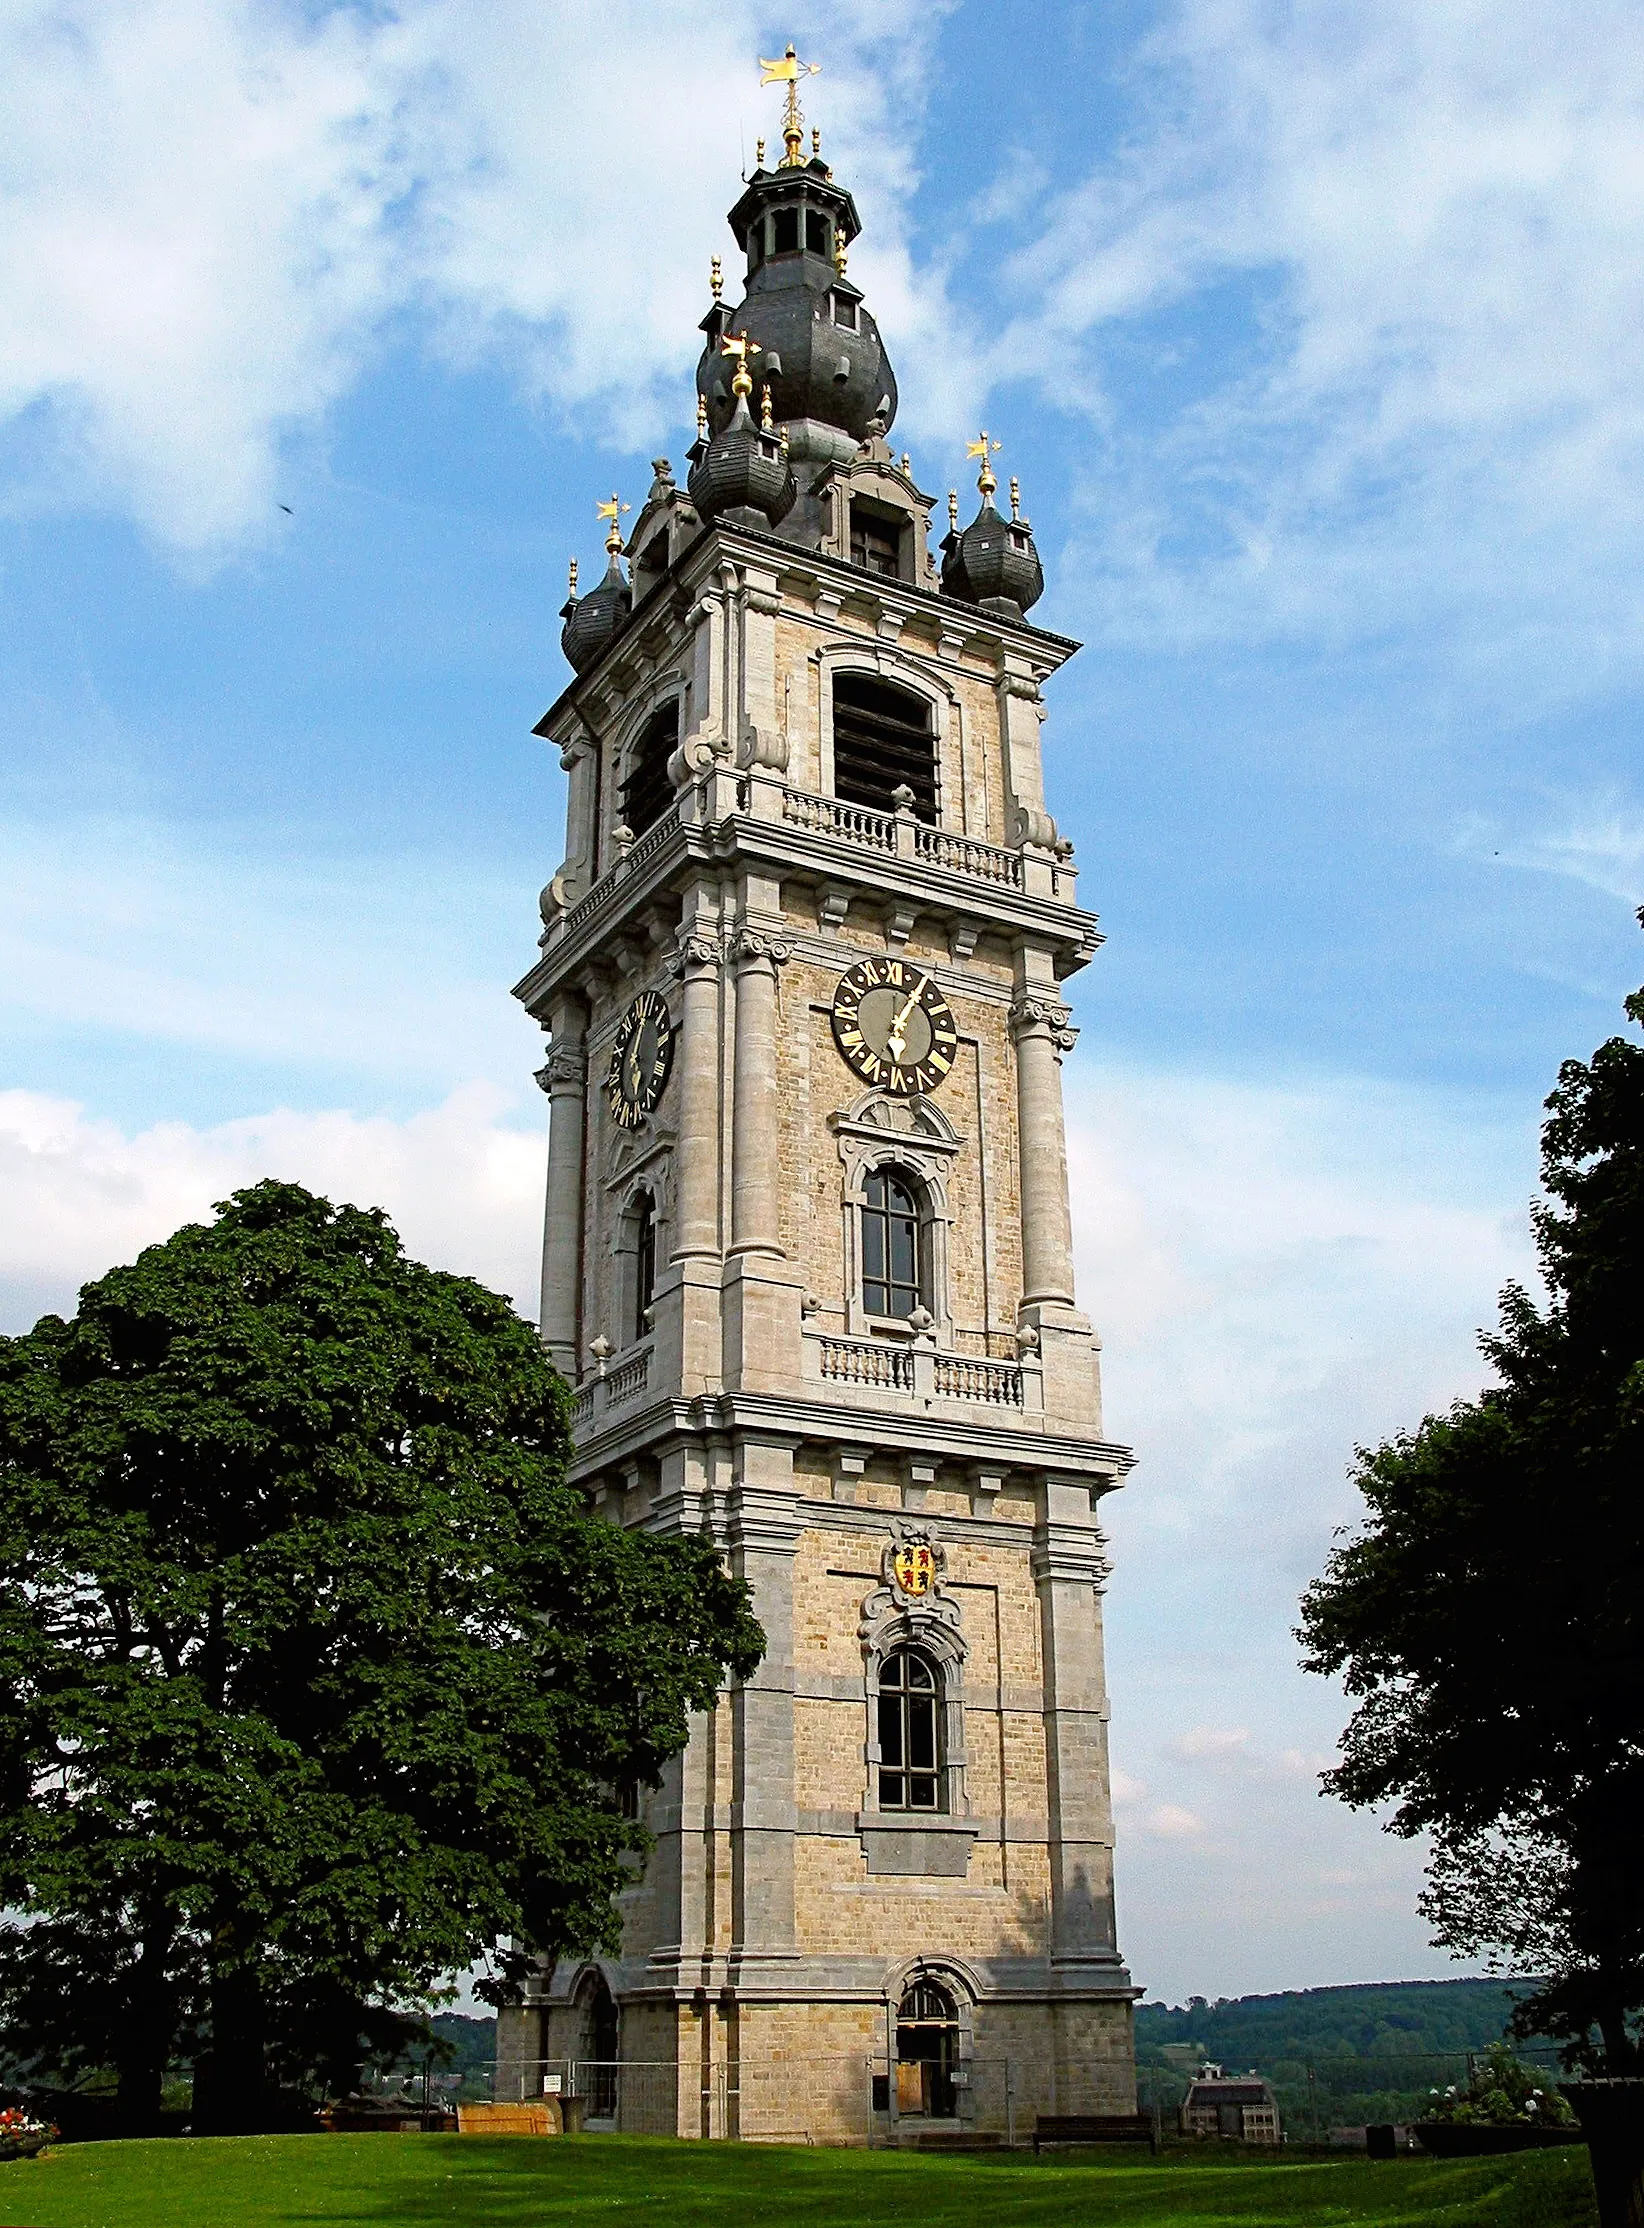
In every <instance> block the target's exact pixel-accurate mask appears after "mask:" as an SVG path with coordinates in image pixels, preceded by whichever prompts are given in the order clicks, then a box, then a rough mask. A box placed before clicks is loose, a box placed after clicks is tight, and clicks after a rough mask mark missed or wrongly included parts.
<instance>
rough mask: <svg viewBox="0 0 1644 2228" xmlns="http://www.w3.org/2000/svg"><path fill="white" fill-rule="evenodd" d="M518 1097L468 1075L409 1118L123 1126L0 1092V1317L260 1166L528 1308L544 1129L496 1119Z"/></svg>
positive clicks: (21, 1311)
mask: <svg viewBox="0 0 1644 2228" xmlns="http://www.w3.org/2000/svg"><path fill="white" fill-rule="evenodd" d="M527 1111H529V1110H527ZM518 1112H519V1110H518V1109H515V1108H512V1107H510V1106H509V1104H508V1102H507V1100H506V1099H505V1098H504V1097H503V1095H502V1094H501V1093H499V1092H497V1091H494V1090H492V1089H491V1088H490V1087H488V1086H486V1085H484V1084H473V1085H470V1086H468V1087H466V1088H464V1089H461V1090H458V1091H454V1092H453V1093H452V1094H451V1096H450V1097H449V1098H448V1099H447V1100H446V1101H445V1102H444V1104H443V1105H441V1106H437V1107H433V1108H430V1109H429V1110H428V1111H426V1112H424V1113H420V1114H414V1115H411V1116H409V1117H408V1118H406V1119H405V1120H403V1121H395V1120H392V1119H389V1118H388V1117H386V1116H379V1117H374V1118H366V1117H362V1116H360V1115H357V1114H351V1113H347V1112H343V1111H340V1110H339V1111H333V1112H327V1113H319V1114H301V1113H294V1112H292V1111H290V1110H276V1111H274V1112H272V1113H268V1114H260V1115H252V1116H249V1117H246V1118H244V1119H242V1120H239V1121H233V1122H222V1123H218V1124H216V1125H214V1126H212V1127H209V1128H196V1127H193V1126H191V1125H190V1124H188V1123H186V1122H159V1123H156V1124H155V1125H154V1126H153V1127H152V1128H150V1129H146V1130H142V1131H139V1132H137V1133H136V1134H134V1135H128V1134H127V1133H126V1132H124V1131H122V1130H121V1129H120V1128H119V1127H118V1126H117V1125H116V1124H114V1123H112V1122H107V1121H99V1120H97V1119H95V1118H93V1117H90V1116H88V1115H87V1113H86V1111H85V1109H84V1108H83V1107H81V1106H78V1105H76V1104H75V1103H74V1102H73V1101H72V1100H68V1099H60V1098H52V1097H48V1096H46V1095H45V1094H43V1093H40V1092H35V1091H4V1092H0V1195H3V1196H4V1198H5V1201H6V1215H5V1221H4V1226H3V1231H0V1310H3V1313H4V1317H5V1321H4V1324H3V1326H0V1327H4V1328H5V1329H8V1330H11V1331H17V1330H22V1329H25V1328H27V1326H28V1325H29V1324H30V1323H32V1322H33V1321H35V1320H36V1319H37V1317H38V1316H40V1315H41V1314H43V1313H45V1312H47V1311H48V1310H50V1311H54V1312H59V1313H61V1312H65V1311H69V1310H72V1307H73V1304H74V1295H75V1292H76V1291H77V1289H78V1288H79V1286H80V1285H81V1284H82V1283H84V1282H86V1281H87V1280H88V1279H89V1278H92V1277H96V1276H100V1275H102V1274H103V1272H104V1271H105V1270H107V1269H109V1268H112V1267H114V1266H115V1265H116V1264H117V1263H119V1262H123V1261H130V1260H132V1259H134V1258H135V1256H136V1255H137V1253H138V1252H140V1251H141V1249H142V1248H143V1247H144V1246H145V1245H151V1244H153V1243H155V1242H156V1241H157V1240H159V1239H161V1238H165V1237H168V1236H169V1235H170V1233H171V1232H172V1231H173V1230H175V1229H176V1228H178V1226H179V1225H180V1224H182V1223H184V1222H191V1221H200V1220H202V1219H209V1217H210V1210H211V1208H212V1206H213V1205H214V1204H215V1202H216V1201H218V1200H219V1199H223V1198H225V1197H226V1196H227V1195H228V1194H229V1193H230V1192H231V1191H234V1190H237V1189H239V1188H240V1187H241V1186H242V1185H245V1184H252V1183H256V1182H257V1181H259V1180H260V1179H261V1178H262V1177H265V1176H278V1177H283V1178H286V1179H287V1180H290V1181H294V1182H298V1183H303V1184H306V1185H307V1186H308V1187H309V1189H310V1190H313V1191H317V1192H320V1193H322V1194H323V1195H324V1196H326V1197H328V1198H331V1199H335V1200H339V1201H342V1200H348V1201H350V1202H352V1203H353V1204H355V1205H358V1206H367V1207H384V1208H386V1209H387V1211H388V1214H389V1216H390V1219H391V1220H392V1221H393V1222H394V1224H395V1226H396V1228H397V1229H398V1230H399V1233H400V1236H401V1237H402V1238H403V1239H404V1240H405V1243H406V1245H407V1247H408V1248H409V1250H410V1251H411V1252H412V1253H413V1254H414V1255H416V1256H418V1257H419V1258H420V1259H423V1260H426V1261H429V1262H431V1263H432V1264H433V1265H434V1266H435V1267H437V1268H446V1269H456V1270H460V1271H462V1272H463V1273H464V1274H466V1275H471V1276H477V1277H479V1278H480V1279H481V1280H482V1281H483V1282H485V1283H487V1284H489V1285H491V1286H492V1287H493V1289H495V1290H499V1291H502V1292H506V1293H508V1294H509V1295H510V1296H511V1297H512V1298H513V1299H514V1301H515V1304H516V1305H517V1306H518V1307H519V1308H520V1309H521V1311H522V1312H523V1313H525V1314H527V1315H529V1316H530V1317H531V1318H532V1319H533V1320H534V1319H535V1316H536V1310H537V1293H536V1279H537V1268H536V1263H537V1258H538V1248H539V1245H540V1229H539V1225H540V1218H541V1201H542V1184H543V1172H544V1167H545V1143H544V1135H543V1131H542V1129H541V1128H540V1127H539V1128H538V1129H534V1130H533V1129H523V1128H519V1127H516V1126H515V1123H514V1122H512V1121H510V1120H508V1119H506V1117H507V1116H508V1115H510V1114H514V1115H515V1116H516V1119H517V1115H518Z"/></svg>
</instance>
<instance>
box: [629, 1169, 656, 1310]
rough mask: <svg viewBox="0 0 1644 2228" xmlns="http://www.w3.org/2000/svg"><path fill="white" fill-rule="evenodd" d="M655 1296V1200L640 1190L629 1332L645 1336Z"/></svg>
mask: <svg viewBox="0 0 1644 2228" xmlns="http://www.w3.org/2000/svg"><path fill="white" fill-rule="evenodd" d="M655 1298H656V1202H655V1201H654V1200H653V1199H652V1197H651V1195H650V1193H649V1192H648V1191H642V1192H641V1193H640V1195H639V1200H638V1203H637V1205H636V1207H635V1209H634V1319H633V1321H632V1323H631V1324H630V1325H629V1326H628V1327H629V1332H630V1334H631V1336H633V1337H634V1338H645V1337H646V1336H648V1335H649V1332H650V1328H651V1302H652V1301H653V1300H654V1299H655Z"/></svg>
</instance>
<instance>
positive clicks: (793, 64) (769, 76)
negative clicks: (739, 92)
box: [759, 39, 822, 170]
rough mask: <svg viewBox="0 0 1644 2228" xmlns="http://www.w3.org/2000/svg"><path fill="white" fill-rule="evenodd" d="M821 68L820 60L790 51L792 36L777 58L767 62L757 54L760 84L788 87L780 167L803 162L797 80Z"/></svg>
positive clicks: (802, 124) (801, 122) (796, 166)
mask: <svg viewBox="0 0 1644 2228" xmlns="http://www.w3.org/2000/svg"><path fill="white" fill-rule="evenodd" d="M821 67H822V65H821V63H820V62H801V61H800V59H799V57H798V55H797V54H795V52H794V50H793V41H792V39H790V40H789V41H788V44H787V47H786V48H785V50H784V52H783V55H782V58H781V60H780V61H778V62H767V61H766V59H765V57H764V56H763V55H761V56H760V57H759V68H760V72H761V75H760V79H759V82H760V84H761V85H786V87H787V88H788V105H787V107H786V109H785V110H784V111H783V115H782V147H783V154H782V161H781V164H780V166H779V167H780V168H782V169H783V170H796V169H799V168H800V167H802V165H803V163H804V160H805V156H804V152H803V150H804V145H805V119H804V117H803V116H802V115H801V114H800V112H799V80H800V79H801V78H802V77H814V76H815V75H816V73H817V71H818V70H819V69H820V68H821ZM761 144H763V142H761ZM761 161H763V157H762V158H761Z"/></svg>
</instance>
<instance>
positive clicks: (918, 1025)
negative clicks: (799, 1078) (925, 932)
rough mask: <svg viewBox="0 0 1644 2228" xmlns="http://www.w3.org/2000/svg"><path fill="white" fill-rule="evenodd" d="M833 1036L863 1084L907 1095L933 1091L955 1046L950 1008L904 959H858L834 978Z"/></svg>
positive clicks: (920, 971) (956, 1034)
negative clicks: (847, 972)
mask: <svg viewBox="0 0 1644 2228" xmlns="http://www.w3.org/2000/svg"><path fill="white" fill-rule="evenodd" d="M833 1041H834V1043H835V1044H836V1045H837V1046H838V1047H839V1056H840V1058H841V1059H842V1060H843V1061H844V1063H845V1065H846V1066H847V1067H848V1068H850V1069H852V1070H853V1071H854V1072H855V1073H856V1074H857V1075H859V1076H860V1077H861V1078H862V1080H863V1082H864V1083H874V1084H877V1085H878V1087H879V1088H880V1089H881V1090H882V1091H895V1092H897V1093H898V1094H899V1095H900V1096H902V1097H910V1096H911V1095H912V1094H913V1093H914V1092H916V1091H934V1090H935V1088H936V1086H937V1084H938V1083H940V1082H941V1080H942V1078H943V1076H945V1075H946V1074H947V1072H948V1070H949V1068H951V1067H952V1065H953V1056H954V1054H955V1052H956V1051H957V1050H958V1048H959V1031H958V1029H957V1027H956V1026H955V1023H954V1019H953V1013H952V1009H951V1008H950V1007H949V1005H948V1002H947V1000H946V999H945V998H944V997H943V995H942V993H941V992H940V991H939V990H938V989H937V987H936V985H935V983H933V982H932V981H931V979H930V977H929V975H927V974H926V973H925V971H924V969H923V968H922V967H917V966H915V965H914V963H913V961H912V960H909V959H864V960H862V961H861V962H860V964H859V965H857V966H855V967H853V968H852V969H851V970H850V973H849V974H847V975H841V976H840V978H839V987H838V988H837V989H836V990H835V992H834V994H833Z"/></svg>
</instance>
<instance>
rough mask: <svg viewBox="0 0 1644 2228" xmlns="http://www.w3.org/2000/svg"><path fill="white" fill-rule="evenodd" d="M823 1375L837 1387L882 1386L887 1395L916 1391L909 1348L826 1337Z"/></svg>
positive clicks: (822, 1352) (822, 1350)
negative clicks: (837, 1385)
mask: <svg viewBox="0 0 1644 2228" xmlns="http://www.w3.org/2000/svg"><path fill="white" fill-rule="evenodd" d="M817 1345H818V1347H819V1349H820V1359H821V1365H822V1374H823V1376H824V1377H825V1378H827V1379H828V1380H829V1381H830V1382H831V1383H833V1384H839V1385H879V1386H883V1387H884V1388H885V1390H886V1391H887V1392H911V1391H912V1390H913V1356H912V1355H911V1354H910V1353H909V1352H908V1350H907V1348H906V1347H905V1346H881V1345H879V1344H878V1343H877V1342H876V1341H874V1340H872V1339H860V1338H822V1339H819V1340H818V1341H817Z"/></svg>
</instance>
